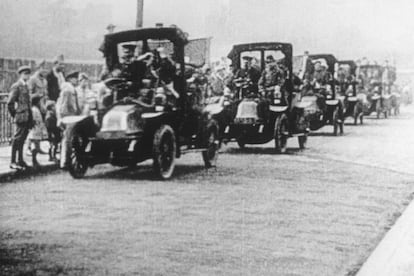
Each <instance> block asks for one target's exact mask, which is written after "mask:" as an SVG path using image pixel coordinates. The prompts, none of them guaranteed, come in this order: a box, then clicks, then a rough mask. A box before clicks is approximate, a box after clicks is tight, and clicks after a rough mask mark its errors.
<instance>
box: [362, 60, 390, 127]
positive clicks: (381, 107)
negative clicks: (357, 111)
mask: <svg viewBox="0 0 414 276" xmlns="http://www.w3.org/2000/svg"><path fill="white" fill-rule="evenodd" d="M383 72H384V67H383V66H381V65H378V64H368V65H361V66H359V68H358V79H359V81H360V84H361V86H362V88H363V91H364V93H366V95H367V103H366V104H364V115H365V116H368V115H371V114H372V113H374V112H375V113H376V116H377V118H378V119H379V118H380V116H381V114H383V115H384V117H385V118H387V117H388V115H389V111H390V110H391V95H390V94H389V93H388V92H386V91H385V90H384V86H383Z"/></svg>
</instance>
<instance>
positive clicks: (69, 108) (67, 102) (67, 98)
mask: <svg viewBox="0 0 414 276" xmlns="http://www.w3.org/2000/svg"><path fill="white" fill-rule="evenodd" d="M66 78H67V82H65V83H63V84H62V92H61V93H60V96H59V99H58V102H57V115H58V120H59V123H58V124H59V125H61V124H62V123H61V122H62V121H61V120H62V119H63V118H65V117H67V116H76V115H80V114H81V110H80V108H79V99H78V95H77V93H76V89H75V87H76V86H77V85H78V83H79V80H78V78H79V72H77V71H75V72H72V73H70V74H68V76H67V77H66ZM72 136H73V126H72V125H70V124H66V125H64V132H63V139H62V150H61V158H60V166H61V168H62V169H64V168H67V166H68V162H69V159H70V150H71V139H72Z"/></svg>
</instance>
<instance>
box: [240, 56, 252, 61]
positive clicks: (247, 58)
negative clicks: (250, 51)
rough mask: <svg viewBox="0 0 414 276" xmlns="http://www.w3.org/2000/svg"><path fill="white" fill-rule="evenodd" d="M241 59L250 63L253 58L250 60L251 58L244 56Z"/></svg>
mask: <svg viewBox="0 0 414 276" xmlns="http://www.w3.org/2000/svg"><path fill="white" fill-rule="evenodd" d="M242 59H244V60H248V61H251V60H252V59H253V58H252V57H250V56H244V57H243V58H242Z"/></svg>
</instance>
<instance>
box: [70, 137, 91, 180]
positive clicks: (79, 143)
mask: <svg viewBox="0 0 414 276" xmlns="http://www.w3.org/2000/svg"><path fill="white" fill-rule="evenodd" d="M87 143H88V141H87V140H86V139H84V138H82V137H81V136H80V135H79V134H74V135H73V137H72V149H71V152H70V160H69V164H68V169H69V173H70V175H71V176H72V177H73V178H75V179H80V178H83V177H84V176H85V174H86V171H87V170H88V163H87V162H86V160H85V159H84V158H83V157H82V154H83V152H84V149H85V148H86V145H87Z"/></svg>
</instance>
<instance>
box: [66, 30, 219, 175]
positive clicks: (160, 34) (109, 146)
mask: <svg viewBox="0 0 414 276" xmlns="http://www.w3.org/2000/svg"><path fill="white" fill-rule="evenodd" d="M125 43H129V44H131V43H133V44H135V45H136V49H135V55H136V56H142V55H143V54H146V53H149V52H153V53H154V52H155V51H156V50H157V49H160V48H159V47H160V46H162V47H164V50H165V51H168V54H169V56H170V57H171V60H173V63H174V64H175V67H176V69H177V70H176V73H175V76H174V78H173V80H172V86H170V87H168V86H167V84H165V83H163V82H162V81H161V80H160V79H156V80H153V81H149V80H147V79H146V76H138V77H139V78H140V79H142V83H145V85H141V83H138V85H132V84H131V82H130V81H128V80H126V79H124V78H122V77H114V78H109V79H107V80H106V81H105V83H106V85H107V87H109V88H110V90H111V93H110V95H109V96H108V97H109V98H110V99H109V100H108V99H107V100H106V103H107V106H106V109H105V110H104V112H103V115H102V116H101V117H102V118H91V117H87V118H78V119H74V118H68V120H72V125H73V128H74V136H73V143H72V154H71V162H70V166H69V172H70V174H71V175H72V176H73V177H74V178H81V177H83V176H84V175H85V173H86V171H87V169H88V167H92V166H94V165H96V164H102V163H110V164H113V165H116V166H131V167H133V166H135V165H136V164H137V163H139V162H143V161H145V160H148V159H152V160H153V169H154V171H155V172H156V174H157V175H158V176H159V177H160V178H161V179H168V178H170V177H171V176H172V174H173V171H174V168H175V163H176V158H178V157H180V156H181V155H182V154H184V153H188V152H201V153H202V157H203V160H204V163H205V166H206V167H212V166H215V164H216V160H217V156H218V125H217V122H216V121H215V120H214V119H212V116H211V114H208V113H206V112H203V108H202V107H197V106H196V105H194V104H192V103H191V101H190V99H191V91H190V95H188V94H187V93H188V92H189V91H188V89H187V83H186V79H185V71H186V70H185V69H186V66H185V62H184V58H185V48H184V47H185V45H186V43H187V38H186V35H185V34H184V33H183V32H182V31H181V30H180V29H179V28H176V27H161V28H142V29H135V30H128V31H123V32H118V33H113V34H108V35H106V36H105V40H104V44H103V45H104V46H103V49H102V50H103V53H104V56H105V59H106V67H107V68H108V70H109V71H110V72H111V71H112V70H116V69H117V68H120V65H122V64H121V57H120V51H121V47H122V45H123V44H125ZM147 72H148V70H147ZM171 87H173V89H174V90H175V91H176V93H177V94H178V95H174V94H173V93H172V92H171V91H172V89H171ZM120 95H121V96H120Z"/></svg>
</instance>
